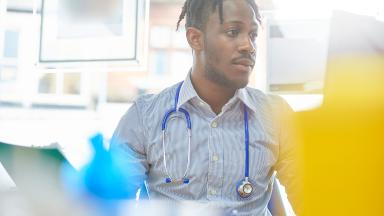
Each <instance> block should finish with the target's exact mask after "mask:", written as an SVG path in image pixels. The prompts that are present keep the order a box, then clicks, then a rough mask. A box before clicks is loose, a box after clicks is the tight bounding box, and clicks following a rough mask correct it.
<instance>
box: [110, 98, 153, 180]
mask: <svg viewBox="0 0 384 216" xmlns="http://www.w3.org/2000/svg"><path fill="white" fill-rule="evenodd" d="M139 110H140V109H139V107H138V104H137V103H136V102H135V103H134V104H133V105H132V106H131V107H130V108H129V110H128V111H127V112H126V113H125V115H124V116H123V117H122V118H121V119H120V122H119V124H118V126H117V128H116V129H115V131H114V134H113V136H112V139H111V142H110V151H111V152H112V153H114V155H117V159H118V162H119V163H120V165H121V166H123V167H127V172H129V175H131V176H145V175H146V174H147V172H148V169H149V165H148V162H147V156H146V150H145V143H146V139H145V134H144V133H145V130H144V125H143V121H142V117H141V114H140V112H139ZM128 168H130V169H129V170H128Z"/></svg>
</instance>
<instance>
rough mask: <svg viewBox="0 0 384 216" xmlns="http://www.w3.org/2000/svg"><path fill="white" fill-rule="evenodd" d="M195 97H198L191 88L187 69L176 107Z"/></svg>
mask: <svg viewBox="0 0 384 216" xmlns="http://www.w3.org/2000/svg"><path fill="white" fill-rule="evenodd" d="M195 97H198V95H197V92H196V90H195V88H193V85H192V81H191V71H189V73H188V75H187V77H185V79H184V82H183V85H182V86H181V89H180V93H179V101H178V102H177V109H178V108H179V107H181V106H182V105H183V104H185V103H187V102H188V101H189V100H191V99H192V98H195Z"/></svg>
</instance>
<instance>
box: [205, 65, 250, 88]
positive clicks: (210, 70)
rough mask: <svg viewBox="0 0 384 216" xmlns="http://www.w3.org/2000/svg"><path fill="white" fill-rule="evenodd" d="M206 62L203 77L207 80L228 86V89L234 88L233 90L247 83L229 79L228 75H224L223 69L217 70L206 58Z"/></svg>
mask: <svg viewBox="0 0 384 216" xmlns="http://www.w3.org/2000/svg"><path fill="white" fill-rule="evenodd" d="M206 62H207V64H206V65H205V69H204V77H205V78H206V79H207V80H209V81H211V82H213V83H215V84H217V85H219V86H222V87H225V88H229V89H234V90H237V89H240V88H244V87H245V86H247V84H248V83H247V82H246V83H237V82H235V81H231V80H229V79H228V77H227V76H226V75H225V73H224V71H219V70H218V69H217V68H215V67H213V66H212V64H210V63H209V60H207V61H206Z"/></svg>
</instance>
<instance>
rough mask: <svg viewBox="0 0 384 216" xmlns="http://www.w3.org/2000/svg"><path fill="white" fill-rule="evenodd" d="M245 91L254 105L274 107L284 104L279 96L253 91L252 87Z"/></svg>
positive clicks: (257, 90)
mask: <svg viewBox="0 0 384 216" xmlns="http://www.w3.org/2000/svg"><path fill="white" fill-rule="evenodd" d="M245 90H246V91H247V94H248V96H249V98H250V99H251V100H252V101H253V102H254V103H257V104H259V105H264V106H265V105H267V106H269V105H271V106H276V105H278V104H281V103H284V99H283V98H282V97H281V96H279V95H276V94H271V93H265V92H263V91H261V90H259V89H255V88H252V87H246V88H245Z"/></svg>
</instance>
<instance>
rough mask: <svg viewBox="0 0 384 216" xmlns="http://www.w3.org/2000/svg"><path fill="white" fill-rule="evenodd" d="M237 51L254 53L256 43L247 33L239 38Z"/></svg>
mask: <svg viewBox="0 0 384 216" xmlns="http://www.w3.org/2000/svg"><path fill="white" fill-rule="evenodd" d="M239 52H241V53H250V54H254V53H255V52H256V44H255V42H254V40H252V39H251V38H250V37H249V36H248V35H247V36H244V37H242V38H241V42H240V46H239Z"/></svg>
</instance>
